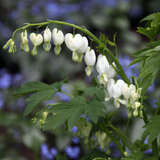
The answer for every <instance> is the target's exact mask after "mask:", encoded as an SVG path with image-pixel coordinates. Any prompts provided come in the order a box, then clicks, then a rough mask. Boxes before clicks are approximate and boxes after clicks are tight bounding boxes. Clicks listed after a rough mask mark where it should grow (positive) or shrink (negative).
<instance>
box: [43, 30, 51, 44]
mask: <svg viewBox="0 0 160 160" xmlns="http://www.w3.org/2000/svg"><path fill="white" fill-rule="evenodd" d="M43 37H44V41H45V42H50V41H51V31H50V29H49V28H48V27H47V28H46V29H45V31H44V34H43Z"/></svg>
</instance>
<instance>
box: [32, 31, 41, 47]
mask: <svg viewBox="0 0 160 160" xmlns="http://www.w3.org/2000/svg"><path fill="white" fill-rule="evenodd" d="M30 40H31V42H32V43H33V45H34V46H39V45H41V44H42V42H43V37H42V35H41V34H36V33H31V34H30Z"/></svg>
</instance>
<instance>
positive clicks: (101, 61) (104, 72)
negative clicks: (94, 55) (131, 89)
mask: <svg viewBox="0 0 160 160" xmlns="http://www.w3.org/2000/svg"><path fill="white" fill-rule="evenodd" d="M113 65H114V63H113ZM96 70H97V72H98V74H99V75H98V79H99V82H100V83H101V84H104V85H106V84H107V82H108V80H109V79H111V78H113V77H114V76H115V73H116V72H115V70H114V69H113V67H112V65H110V64H109V62H108V60H107V59H106V57H105V56H104V55H101V54H100V55H99V56H98V60H97V64H96Z"/></svg>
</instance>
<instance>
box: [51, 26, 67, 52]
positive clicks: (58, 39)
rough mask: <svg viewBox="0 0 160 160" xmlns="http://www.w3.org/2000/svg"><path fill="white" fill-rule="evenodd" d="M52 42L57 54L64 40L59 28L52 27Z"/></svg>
mask: <svg viewBox="0 0 160 160" xmlns="http://www.w3.org/2000/svg"><path fill="white" fill-rule="evenodd" d="M52 37H53V43H54V45H55V48H54V51H55V53H56V55H59V54H60V52H61V45H62V43H63V42H64V34H63V32H62V31H61V30H58V29H57V28H54V29H53V31H52Z"/></svg>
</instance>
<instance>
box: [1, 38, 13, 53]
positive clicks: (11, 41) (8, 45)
mask: <svg viewBox="0 0 160 160" xmlns="http://www.w3.org/2000/svg"><path fill="white" fill-rule="evenodd" d="M7 48H8V49H9V50H8V52H9V53H14V52H16V46H15V42H14V41H13V39H12V38H11V39H9V40H8V41H7V43H6V44H5V45H4V46H3V49H7Z"/></svg>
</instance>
